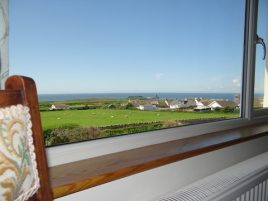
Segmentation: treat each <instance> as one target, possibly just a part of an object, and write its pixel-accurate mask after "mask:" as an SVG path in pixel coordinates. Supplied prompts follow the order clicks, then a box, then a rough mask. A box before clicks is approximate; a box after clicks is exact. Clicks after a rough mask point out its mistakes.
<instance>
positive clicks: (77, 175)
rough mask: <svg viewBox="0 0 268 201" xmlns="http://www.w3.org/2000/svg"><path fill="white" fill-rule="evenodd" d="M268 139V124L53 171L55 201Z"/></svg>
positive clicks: (108, 157) (76, 164) (52, 182)
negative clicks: (253, 141)
mask: <svg viewBox="0 0 268 201" xmlns="http://www.w3.org/2000/svg"><path fill="white" fill-rule="evenodd" d="M265 135H268V124H261V125H254V126H248V127H242V128H239V129H232V130H226V131H221V132H215V133H209V134H204V135H200V136H195V137H189V138H184V139H179V140H175V141H170V142H165V143H161V144H156V145H150V146H146V147H142V148H137V149H132V150H128V151H122V152H118V153H113V154H108V155H104V156H99V157H95V158H90V159H86V160H81V161H76V162H72V163H68V164H63V165H58V166H54V167H51V168H49V171H50V181H51V185H52V190H53V196H54V198H58V197H62V196H65V195H68V194H71V193H75V192H78V191H81V190H85V189H87V188H90V187H94V186H97V185H100V184H104V183H107V182H110V181H113V180H116V179H120V178H123V177H126V176H130V175H132V174H135V173H139V172H142V171H145V170H149V169H152V168H156V167H159V166H162V165H166V164H169V163H172V162H176V161H179V160H182V159H186V158H189V157H193V156H196V155H199V154H203V153H206V152H210V151H214V150H217V149H220V148H224V147H227V146H231V145H234V144H237V143H241V142H245V141H248V140H251V139H255V138H258V137H262V136H265Z"/></svg>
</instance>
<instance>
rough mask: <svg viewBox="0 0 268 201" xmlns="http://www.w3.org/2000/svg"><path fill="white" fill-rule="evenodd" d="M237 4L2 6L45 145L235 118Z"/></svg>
mask: <svg viewBox="0 0 268 201" xmlns="http://www.w3.org/2000/svg"><path fill="white" fill-rule="evenodd" d="M244 14H245V2H244V0H236V1H234V0H202V1H197V0H169V1H167V0H88V1H85V0H77V1H73V0H57V1H55V0H47V1H36V0H24V1H19V0H14V1H10V15H11V16H10V29H11V30H10V32H11V35H10V62H11V73H12V74H23V75H27V76H30V77H32V78H33V79H34V80H35V81H36V83H37V86H38V92H39V93H40V94H39V100H40V110H41V117H42V123H43V128H44V133H45V138H46V144H47V145H56V144H61V143H68V142H73V141H80V140H87V139H96V138H102V137H110V136H117V135H123V134H129V133H140V132H144V131H150V130H156V129H164V128H170V127H177V126H184V125H191V124H197V123H206V122H213V121H219V120H225V119H231V118H239V117H240V113H239V110H240V109H239V107H240V91H241V75H242V64H243V61H242V60H243V42H244V18H245V16H244Z"/></svg>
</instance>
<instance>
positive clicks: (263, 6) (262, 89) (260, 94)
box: [254, 0, 268, 110]
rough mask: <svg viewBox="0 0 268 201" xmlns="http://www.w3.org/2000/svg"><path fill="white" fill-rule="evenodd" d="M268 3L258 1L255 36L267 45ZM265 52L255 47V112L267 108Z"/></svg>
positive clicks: (267, 68) (263, 0) (261, 0)
mask: <svg viewBox="0 0 268 201" xmlns="http://www.w3.org/2000/svg"><path fill="white" fill-rule="evenodd" d="M267 11H268V2H267V1H265V0H260V1H259V12H258V23H257V34H258V36H259V37H260V40H263V42H264V43H266V44H267V39H268V38H267V34H268V33H267V31H268V29H267V23H268V15H267V14H268V12H267ZM265 53H266V51H265V50H264V47H263V46H262V45H261V44H258V45H257V47H256V65H255V69H256V70H255V93H254V108H255V109H256V110H258V109H261V108H267V107H268V84H267V83H268V80H267V79H268V77H267V76H268V74H267V72H268V63H267V59H265V56H266V55H267V54H266V55H265Z"/></svg>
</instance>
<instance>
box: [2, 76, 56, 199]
mask: <svg viewBox="0 0 268 201" xmlns="http://www.w3.org/2000/svg"><path fill="white" fill-rule="evenodd" d="M18 104H20V105H22V106H27V107H28V108H29V113H30V116H31V122H32V138H33V145H34V147H35V155H36V163H37V170H38V175H39V180H40V187H39V189H38V191H37V192H36V193H35V194H34V195H33V197H31V198H29V199H28V200H29V201H33V200H35V201H51V200H53V198H52V191H51V188H50V184H49V177H48V166H47V159H46V151H45V145H44V136H43V131H42V126H41V118H40V112H39V106H38V97H37V90H36V85H35V82H34V81H33V80H32V79H31V78H28V77H24V76H11V77H9V78H8V80H7V81H6V84H5V90H0V108H5V107H10V106H12V105H18Z"/></svg>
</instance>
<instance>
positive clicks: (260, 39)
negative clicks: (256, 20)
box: [256, 35, 266, 60]
mask: <svg viewBox="0 0 268 201" xmlns="http://www.w3.org/2000/svg"><path fill="white" fill-rule="evenodd" d="M256 37H257V38H256V44H260V45H262V47H263V58H262V59H263V60H265V57H266V45H265V42H264V40H263V39H262V38H261V37H259V36H258V35H256Z"/></svg>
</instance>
